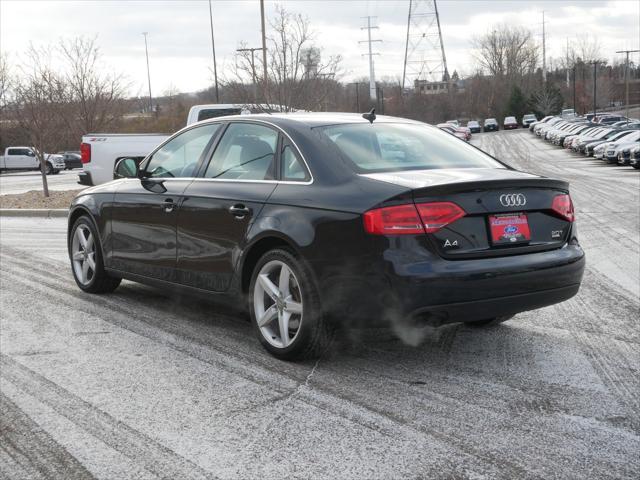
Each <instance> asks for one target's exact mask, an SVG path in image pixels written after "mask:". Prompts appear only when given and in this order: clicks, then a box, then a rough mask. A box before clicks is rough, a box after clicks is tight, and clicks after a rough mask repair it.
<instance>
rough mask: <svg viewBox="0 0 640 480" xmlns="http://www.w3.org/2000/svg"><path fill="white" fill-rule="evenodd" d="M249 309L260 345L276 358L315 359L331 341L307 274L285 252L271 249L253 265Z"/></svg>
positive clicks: (310, 278)
mask: <svg viewBox="0 0 640 480" xmlns="http://www.w3.org/2000/svg"><path fill="white" fill-rule="evenodd" d="M249 310H250V313H251V320H252V323H253V326H254V328H255V330H256V333H257V336H258V339H259V340H260V343H262V345H263V346H264V347H265V348H266V349H267V350H268V351H269V353H271V354H272V355H274V356H275V357H278V358H280V359H283V360H298V359H303V358H314V357H318V356H319V355H320V354H322V353H323V352H324V351H325V350H326V349H327V348H328V346H329V344H330V342H331V338H332V334H333V329H332V328H331V327H330V325H329V323H328V321H327V320H326V319H325V318H324V316H323V315H322V310H321V307H320V299H319V295H318V292H317V289H316V287H315V284H314V281H313V278H312V275H311V272H310V271H309V270H308V268H307V267H306V266H305V265H304V264H303V263H302V262H301V261H300V260H298V259H297V258H296V257H295V256H294V255H293V254H292V253H291V252H290V251H288V250H284V249H277V250H271V251H270V252H267V253H266V254H264V255H263V256H262V258H261V259H260V260H259V261H258V263H257V264H256V267H255V268H254V271H253V275H252V277H251V284H250V287H249Z"/></svg>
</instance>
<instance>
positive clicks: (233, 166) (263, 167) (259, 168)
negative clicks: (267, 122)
mask: <svg viewBox="0 0 640 480" xmlns="http://www.w3.org/2000/svg"><path fill="white" fill-rule="evenodd" d="M277 143H278V132H276V131H275V130H273V129H271V128H269V127H265V126H264V125H256V124H253V123H232V124H230V125H229V127H228V128H227V130H226V131H225V132H224V135H223V136H222V139H221V140H220V143H219V144H218V146H217V147H216V151H215V152H214V154H213V158H212V159H211V162H210V163H209V166H208V167H207V171H206V172H205V175H204V176H205V178H220V179H235V180H273V179H274V178H275V171H274V169H275V167H274V163H275V162H274V158H275V151H276V145H277Z"/></svg>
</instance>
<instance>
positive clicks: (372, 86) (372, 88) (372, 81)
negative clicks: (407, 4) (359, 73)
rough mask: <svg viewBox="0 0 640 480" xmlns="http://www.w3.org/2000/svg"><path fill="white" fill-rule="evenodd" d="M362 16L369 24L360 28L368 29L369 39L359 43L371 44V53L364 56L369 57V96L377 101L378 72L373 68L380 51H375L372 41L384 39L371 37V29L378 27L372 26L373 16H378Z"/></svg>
mask: <svg viewBox="0 0 640 480" xmlns="http://www.w3.org/2000/svg"><path fill="white" fill-rule="evenodd" d="M362 18H366V19H367V26H366V27H361V28H360V30H367V36H368V39H367V40H362V41H360V42H358V43H368V44H369V53H364V54H363V56H368V57H369V97H370V98H371V100H374V101H376V100H377V98H378V95H377V92H376V74H375V71H374V68H373V56H374V55H380V54H379V53H374V52H373V48H372V45H371V44H372V43H373V42H381V41H382V40H380V39H375V40H372V39H371V30H374V29H377V28H378V27H372V26H371V19H372V18H376V17H372V16H367V17H362Z"/></svg>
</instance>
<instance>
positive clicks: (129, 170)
mask: <svg viewBox="0 0 640 480" xmlns="http://www.w3.org/2000/svg"><path fill="white" fill-rule="evenodd" d="M137 177H138V162H136V161H135V160H134V159H133V158H121V159H120V160H118V163H116V167H115V169H114V170H113V178H114V179H118V178H137Z"/></svg>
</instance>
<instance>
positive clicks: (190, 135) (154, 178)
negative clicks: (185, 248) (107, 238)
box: [108, 123, 220, 282]
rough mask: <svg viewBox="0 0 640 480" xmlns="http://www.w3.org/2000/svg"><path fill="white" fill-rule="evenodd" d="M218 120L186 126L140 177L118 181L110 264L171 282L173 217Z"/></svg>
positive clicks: (146, 163) (142, 166) (143, 167)
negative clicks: (187, 127) (191, 126)
mask: <svg viewBox="0 0 640 480" xmlns="http://www.w3.org/2000/svg"><path fill="white" fill-rule="evenodd" d="M219 128H220V124H216V123H211V124H206V125H199V126H196V127H193V128H190V129H188V130H186V131H184V132H182V133H180V134H179V135H177V136H175V137H173V138H172V139H170V140H169V141H167V142H166V143H164V144H163V145H162V146H161V147H160V148H158V149H157V150H156V151H155V152H154V153H152V154H151V155H150V156H149V157H148V158H147V159H146V160H145V161H144V162H143V163H142V164H140V173H139V177H140V178H132V179H126V180H122V181H121V183H120V185H118V187H117V189H116V193H115V195H114V201H113V208H112V214H111V215H112V216H111V232H112V235H111V240H112V247H111V249H110V251H111V257H110V258H108V262H109V265H110V266H111V267H112V268H115V269H118V270H122V271H124V272H129V273H134V274H137V275H143V276H146V277H152V278H156V279H160V280H164V281H169V282H173V281H175V279H176V253H177V250H176V222H177V215H178V210H179V208H180V203H181V202H182V198H183V197H182V193H183V192H184V189H185V188H186V187H187V185H189V183H191V182H192V181H193V177H194V174H195V172H196V171H197V169H198V167H199V166H200V162H202V160H203V159H204V158H206V156H207V153H208V152H209V149H210V148H211V145H212V144H213V141H214V139H215V135H216V132H217V131H218V129H219Z"/></svg>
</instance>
